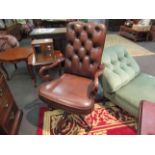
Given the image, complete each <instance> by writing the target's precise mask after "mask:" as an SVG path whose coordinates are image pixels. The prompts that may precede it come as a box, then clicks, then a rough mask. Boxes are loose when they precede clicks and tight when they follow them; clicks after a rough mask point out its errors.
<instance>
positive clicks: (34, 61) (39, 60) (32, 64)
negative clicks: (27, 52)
mask: <svg viewBox="0 0 155 155" xmlns="http://www.w3.org/2000/svg"><path fill="white" fill-rule="evenodd" d="M62 57H64V56H63V54H62V53H61V52H60V51H58V50H55V51H54V52H53V55H52V56H44V55H39V57H36V55H35V53H33V54H32V55H31V56H29V58H28V65H29V69H30V72H31V75H32V79H33V81H34V86H35V87H36V85H37V84H36V83H37V81H36V74H37V70H36V69H37V68H38V67H39V68H40V67H42V66H45V65H49V64H52V63H54V62H55V61H57V60H58V59H60V58H62ZM59 72H61V66H59Z"/></svg>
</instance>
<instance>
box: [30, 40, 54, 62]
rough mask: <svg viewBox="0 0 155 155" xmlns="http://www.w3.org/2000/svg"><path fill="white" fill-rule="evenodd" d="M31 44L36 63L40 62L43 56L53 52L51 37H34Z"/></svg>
mask: <svg viewBox="0 0 155 155" xmlns="http://www.w3.org/2000/svg"><path fill="white" fill-rule="evenodd" d="M31 45H32V47H33V50H34V52H35V57H36V61H37V62H38V63H39V62H42V58H43V57H46V56H50V55H52V53H53V52H54V47H53V39H34V40H32V42H31ZM43 61H44V59H43Z"/></svg>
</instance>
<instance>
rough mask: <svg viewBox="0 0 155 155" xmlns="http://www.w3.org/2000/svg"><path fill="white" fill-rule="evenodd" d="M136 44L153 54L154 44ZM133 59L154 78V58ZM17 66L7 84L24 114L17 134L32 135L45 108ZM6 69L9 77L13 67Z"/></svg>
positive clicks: (22, 67) (25, 73)
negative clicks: (39, 113)
mask: <svg viewBox="0 0 155 155" xmlns="http://www.w3.org/2000/svg"><path fill="white" fill-rule="evenodd" d="M138 44H139V45H140V46H143V47H144V48H147V49H149V50H151V51H153V52H155V42H139V43H138ZM27 45H30V40H29V39H26V40H22V41H21V46H27ZM135 59H136V61H137V62H138V64H139V65H140V67H141V70H142V71H143V72H145V73H148V74H151V75H154V76H155V69H154V68H155V56H142V57H135ZM17 65H18V70H17V71H16V72H15V73H14V74H13V76H12V79H11V80H10V81H8V84H9V87H10V89H11V91H12V93H13V95H14V98H15V100H16V102H17V104H18V106H19V107H20V108H21V109H22V110H23V112H24V116H23V119H22V122H21V126H20V129H19V134H23V135H34V134H36V129H37V123H38V112H39V108H40V107H43V106H46V104H45V103H43V102H42V101H41V100H40V99H39V98H38V93H37V88H34V86H33V82H32V80H31V78H30V76H29V74H28V71H27V69H26V65H25V64H24V63H23V62H20V63H18V64H17ZM6 67H7V70H8V72H9V74H10V76H11V75H12V73H13V70H14V68H13V66H12V65H10V64H8V65H6ZM39 83H41V81H40V79H39V77H38V85H39Z"/></svg>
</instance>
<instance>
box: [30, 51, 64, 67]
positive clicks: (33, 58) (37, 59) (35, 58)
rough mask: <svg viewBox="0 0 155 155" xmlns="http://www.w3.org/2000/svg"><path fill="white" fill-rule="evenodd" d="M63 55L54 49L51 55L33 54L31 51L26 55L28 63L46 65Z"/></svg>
mask: <svg viewBox="0 0 155 155" xmlns="http://www.w3.org/2000/svg"><path fill="white" fill-rule="evenodd" d="M63 57H64V55H63V54H62V53H61V51H59V50H54V55H53V56H44V55H43V54H38V55H35V53H33V54H31V55H30V56H29V57H28V64H29V65H32V66H42V65H48V64H51V63H54V62H55V61H56V60H58V59H60V58H63Z"/></svg>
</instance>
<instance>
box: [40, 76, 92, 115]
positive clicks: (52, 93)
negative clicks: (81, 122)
mask: <svg viewBox="0 0 155 155" xmlns="http://www.w3.org/2000/svg"><path fill="white" fill-rule="evenodd" d="M91 83H92V80H91V79H87V78H84V77H80V76H77V75H71V74H63V75H62V76H61V77H60V78H59V79H56V80H53V81H52V82H48V83H45V84H42V85H41V86H40V88H39V94H40V97H41V98H42V99H43V100H44V101H47V100H48V103H51V104H52V106H53V107H56V108H63V109H66V110H70V111H73V112H75V113H76V112H77V113H78V112H80V113H81V112H83V113H89V112H90V111H91V110H92V109H93V106H94V103H93V100H92V99H91V98H89V91H90V89H91Z"/></svg>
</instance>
